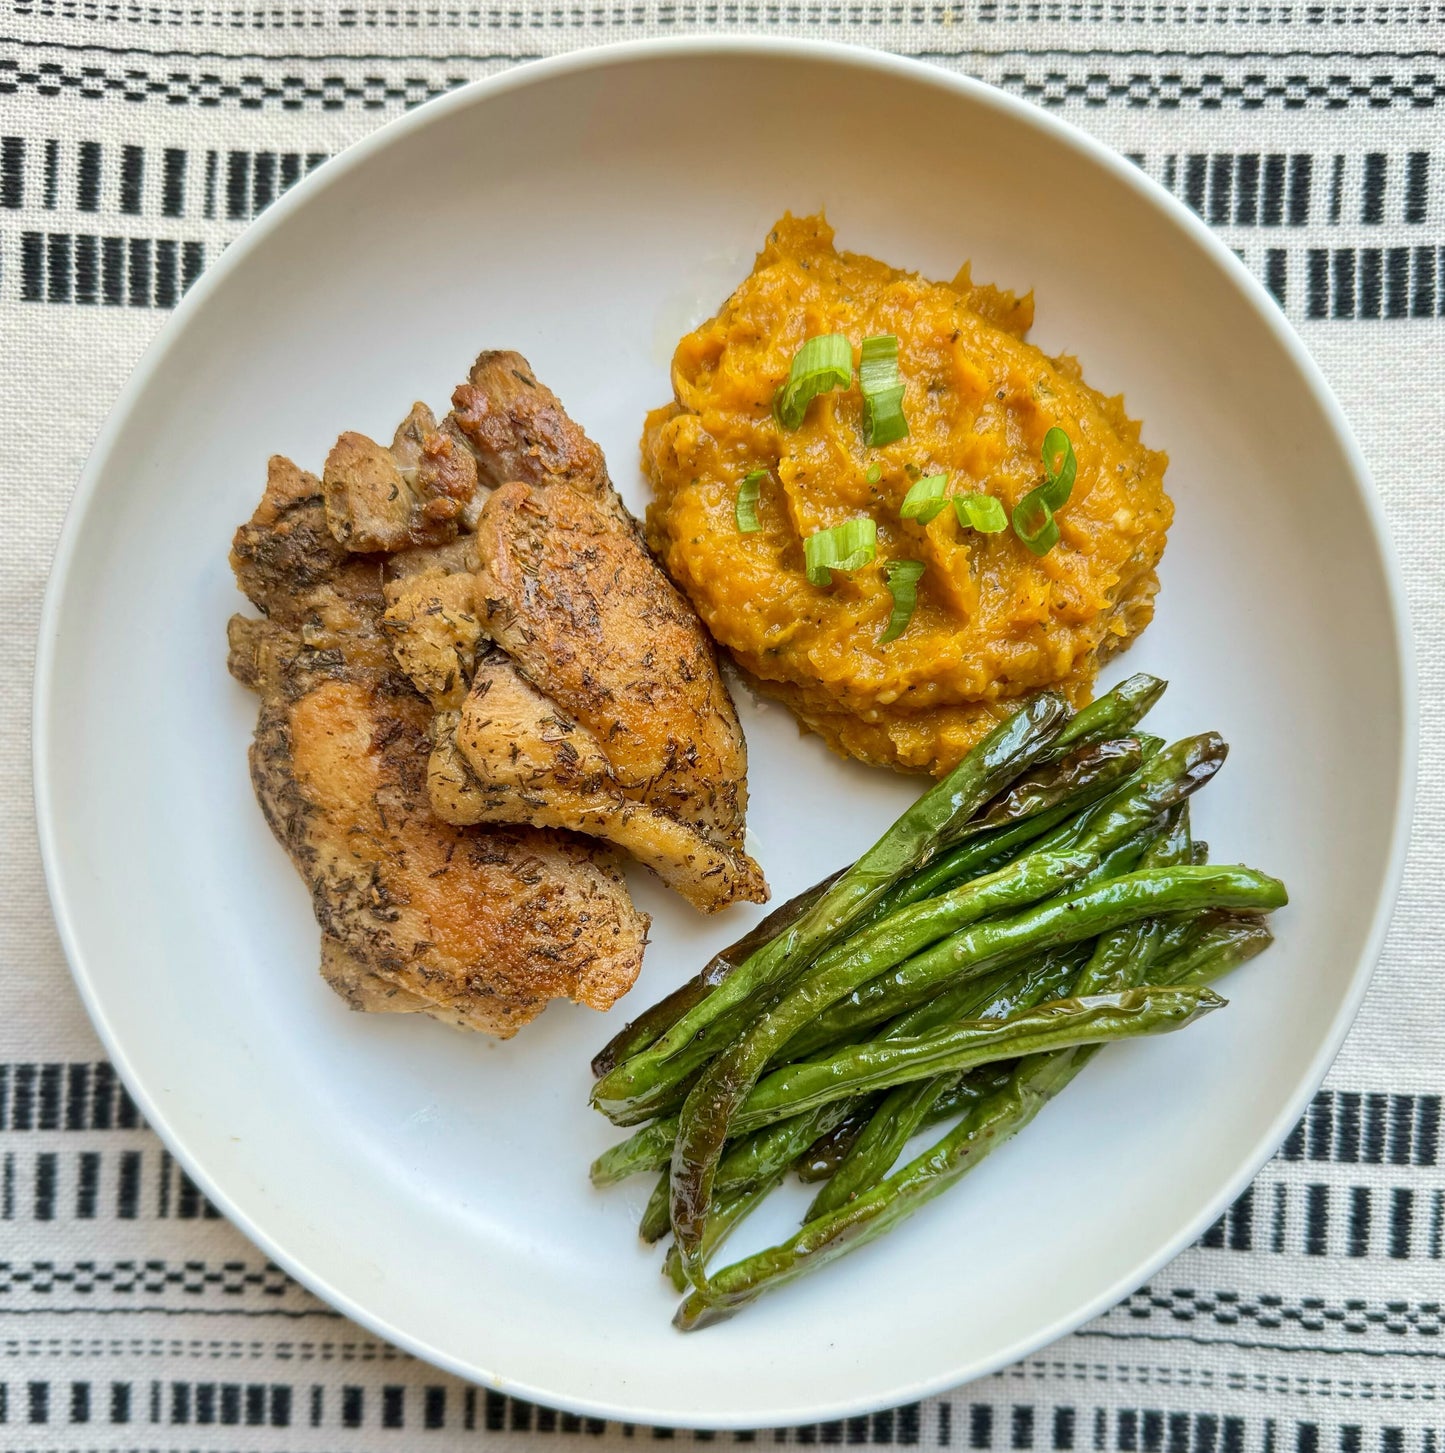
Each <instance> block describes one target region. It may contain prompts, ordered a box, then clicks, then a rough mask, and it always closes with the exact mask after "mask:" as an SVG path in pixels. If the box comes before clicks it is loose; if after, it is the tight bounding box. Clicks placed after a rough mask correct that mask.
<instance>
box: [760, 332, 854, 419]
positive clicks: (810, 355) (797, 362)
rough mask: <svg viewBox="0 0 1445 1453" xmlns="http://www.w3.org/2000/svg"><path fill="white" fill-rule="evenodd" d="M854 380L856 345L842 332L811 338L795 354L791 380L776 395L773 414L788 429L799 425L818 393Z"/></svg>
mask: <svg viewBox="0 0 1445 1453" xmlns="http://www.w3.org/2000/svg"><path fill="white" fill-rule="evenodd" d="M852 382H853V345H852V344H851V343H849V342H848V340H847V339H846V338H845V337H844V336H843V335H842V334H841V333H824V334H820V335H819V336H818V337H817V338H810V339H808V341H807V342H806V343H805V344H803V346H802V347H801V348H800V349H798V351H797V352H796V353H795V354H794V355H793V366H792V367H791V368H790V369H789V370H788V381H787V383H785V384H784V385H783V386H782V388H780V389H779V390H778V392H777V395H776V397H775V398H774V399H773V417H774V418H775V419H776V420H777V421H778V423H779V424H781V425H782V427H783V428H785V429H796V428H799V427H800V426H801V425H802V422H803V416H804V415H805V414H806V413H807V412H808V405H809V404H811V403H812V402H813V400H814V399H815V398H817V397H818V395H819V394H825V393H827V392H828V390H829V389H835V388H847V387H848V385H849V384H851V383H852Z"/></svg>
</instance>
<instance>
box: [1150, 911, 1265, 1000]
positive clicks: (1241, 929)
mask: <svg viewBox="0 0 1445 1453" xmlns="http://www.w3.org/2000/svg"><path fill="white" fill-rule="evenodd" d="M1273 942H1274V934H1272V933H1271V932H1270V929H1269V925H1268V924H1267V923H1265V922H1264V921H1263V920H1262V919H1259V918H1236V917H1234V916H1231V915H1221V916H1219V917H1216V918H1214V919H1213V920H1212V921H1211V922H1209V923H1206V924H1204V925H1203V926H1202V927H1201V928H1200V929H1199V931H1198V932H1197V933H1196V934H1195V935H1194V936H1193V938H1192V940H1191V941H1190V943H1189V944H1188V945H1187V946H1186V947H1185V948H1184V949H1183V950H1182V951H1181V952H1180V953H1178V954H1176V955H1174V956H1173V957H1171V958H1168V959H1162V960H1161V961H1160V962H1159V963H1158V964H1157V965H1156V966H1155V969H1154V971H1153V973H1152V975H1151V977H1152V978H1155V979H1157V980H1158V982H1159V983H1161V984H1209V983H1213V981H1214V980H1215V979H1217V978H1219V977H1220V976H1221V975H1222V974H1227V973H1228V972H1229V971H1230V970H1231V969H1234V968H1238V967H1239V965H1240V964H1242V963H1246V962H1248V960H1250V959H1252V958H1253V957H1254V956H1255V955H1256V954H1260V953H1263V952H1264V951H1265V949H1267V948H1268V947H1269V946H1270V944H1272V943H1273Z"/></svg>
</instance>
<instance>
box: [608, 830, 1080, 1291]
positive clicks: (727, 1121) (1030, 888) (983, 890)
mask: <svg viewBox="0 0 1445 1453" xmlns="http://www.w3.org/2000/svg"><path fill="white" fill-rule="evenodd" d="M1096 861H1097V859H1096V858H1095V857H1093V856H1090V855H1088V854H1084V853H1077V852H1076V853H1072V854H1068V853H1065V854H1057V853H1036V854H1030V855H1029V856H1028V857H1027V858H1021V859H1019V860H1018V861H1017V862H1015V863H1010V864H1009V865H1008V866H1007V867H1005V868H1002V869H1000V870H999V872H997V873H994V874H991V875H990V876H989V877H987V878H980V879H977V880H975V881H974V882H973V883H970V884H967V885H965V886H964V887H962V888H959V889H956V890H954V891H953V892H952V893H950V894H948V895H946V897H945V898H941V899H930V900H928V901H927V902H924V903H920V904H917V905H915V906H914V907H913V908H909V909H902V910H900V912H898V913H897V914H894V915H893V916H892V917H890V918H887V919H885V920H883V921H882V922H880V923H878V924H875V925H874V927H873V928H872V929H870V930H865V931H864V933H863V934H861V935H860V936H859V937H858V938H857V939H853V940H849V942H848V943H847V944H844V945H841V946H839V947H838V948H836V949H834V950H832V951H831V952H830V953H829V954H826V955H824V957H823V958H822V959H820V960H819V961H818V962H817V964H815V965H814V967H813V968H812V969H811V970H810V971H809V972H808V973H807V974H806V975H804V976H803V977H802V979H801V980H800V981H799V982H798V983H797V984H796V985H795V986H794V987H793V989H792V990H791V991H790V992H789V993H788V994H787V995H785V996H784V997H783V999H782V1000H780V1001H779V1002H778V1003H777V1004H775V1005H773V1007H772V1008H771V1009H770V1010H769V1011H768V1012H766V1013H765V1014H763V1015H761V1016H760V1017H759V1018H758V1019H757V1020H756V1021H755V1022H754V1024H753V1026H752V1027H751V1028H750V1029H749V1030H748V1031H747V1032H746V1033H745V1034H744V1035H743V1036H742V1037H741V1038H740V1039H739V1040H738V1041H737V1042H736V1043H735V1044H734V1045H732V1046H731V1047H730V1048H729V1049H727V1050H725V1051H724V1052H723V1053H722V1054H720V1055H718V1056H717V1058H716V1059H714V1060H713V1061H712V1063H711V1064H710V1065H708V1067H707V1068H706V1069H705V1070H704V1071H703V1073H702V1075H701V1077H700V1078H699V1079H698V1082H697V1083H696V1084H695V1085H694V1086H693V1088H692V1089H691V1090H690V1091H689V1092H688V1097H687V1100H686V1101H685V1103H684V1104H683V1107H682V1118H681V1122H680V1124H679V1126H678V1132H677V1141H676V1143H675V1144H674V1146H673V1152H672V1230H673V1235H674V1237H675V1238H676V1240H677V1243H678V1247H679V1250H680V1251H681V1254H682V1259H683V1264H684V1266H686V1267H688V1269H689V1272H691V1271H692V1270H693V1268H694V1267H695V1266H696V1265H698V1264H699V1263H698V1261H697V1248H698V1247H699V1246H700V1244H701V1237H702V1227H703V1223H704V1221H705V1219H706V1214H707V1208H708V1203H709V1201H710V1200H711V1197H712V1191H713V1178H714V1176H715V1174H716V1170H717V1163H718V1160H719V1158H720V1157H721V1155H722V1153H723V1147H724V1145H725V1144H726V1142H727V1140H728V1137H729V1135H730V1134H732V1133H736V1132H734V1131H732V1130H731V1129H730V1126H731V1122H732V1117H733V1115H734V1113H735V1112H736V1110H737V1109H738V1107H739V1106H740V1105H741V1104H742V1103H743V1101H744V1100H745V1099H746V1098H747V1095H748V1091H749V1090H750V1089H751V1088H752V1086H753V1084H754V1083H755V1082H756V1080H757V1078H758V1076H759V1075H760V1074H761V1073H762V1071H763V1069H764V1067H765V1066H766V1065H767V1063H768V1061H769V1060H770V1059H772V1058H773V1056H774V1055H776V1054H777V1053H778V1052H779V1051H780V1050H781V1049H782V1047H783V1046H784V1045H786V1044H787V1042H788V1041H789V1040H790V1039H791V1038H792V1037H793V1036H794V1035H795V1034H796V1033H797V1032H798V1031H799V1030H800V1029H802V1028H803V1027H804V1025H806V1024H808V1023H810V1022H811V1021H813V1020H814V1019H815V1018H816V1017H817V1015H818V1014H819V1013H820V1012H821V1011H822V1010H824V1009H826V1008H827V1007H828V1005H830V1004H832V1003H834V1002H836V1001H837V1000H838V999H840V998H842V997H843V996H844V995H845V994H848V993H850V992H851V991H852V990H854V989H856V988H857V987H859V986H860V985H862V984H863V983H866V982H867V980H868V979H869V978H871V977H872V976H873V975H874V974H876V973H877V972H878V968H879V967H880V965H886V964H888V963H897V962H898V961H899V960H900V959H901V958H903V957H905V956H906V954H907V953H908V952H909V945H910V944H913V943H916V942H919V941H920V940H921V941H922V942H929V941H932V940H934V939H936V938H938V937H940V936H941V935H943V934H945V933H947V932H949V931H950V930H951V929H952V928H954V927H956V926H957V925H960V924H964V923H970V922H975V921H977V920H978V919H980V918H983V917H985V916H987V915H988V914H991V913H997V912H1001V911H1003V910H1004V909H1007V908H1010V907H1015V906H1018V905H1019V904H1023V903H1032V902H1036V901H1037V900H1038V899H1039V898H1041V897H1043V896H1045V895H1046V894H1049V893H1053V892H1055V891H1057V889H1058V888H1059V887H1061V886H1063V885H1064V884H1065V883H1067V882H1069V881H1071V880H1072V879H1074V878H1077V877H1079V876H1080V875H1081V874H1082V873H1084V872H1086V871H1087V870H1088V869H1089V868H1090V867H1092V866H1094V864H1095V863H1096ZM905 920H906V921H905ZM599 1108H600V1109H602V1110H603V1111H604V1113H608V1114H613V1113H615V1108H621V1109H622V1111H623V1113H626V1114H634V1113H636V1112H637V1109H638V1108H639V1106H638V1104H637V1103H636V1102H634V1103H633V1104H631V1105H628V1106H625V1107H613V1106H611V1105H609V1104H607V1103H606V1102H602V1103H601V1104H600V1105H599Z"/></svg>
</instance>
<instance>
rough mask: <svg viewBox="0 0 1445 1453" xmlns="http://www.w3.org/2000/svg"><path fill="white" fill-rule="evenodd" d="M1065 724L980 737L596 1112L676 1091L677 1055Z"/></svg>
mask: <svg viewBox="0 0 1445 1453" xmlns="http://www.w3.org/2000/svg"><path fill="white" fill-rule="evenodd" d="M1067 718H1068V706H1067V705H1066V703H1065V702H1064V701H1063V699H1062V698H1061V697H1058V696H1053V695H1049V694H1044V695H1041V696H1038V697H1035V698H1034V699H1033V700H1032V701H1030V702H1029V703H1028V704H1027V705H1025V706H1024V707H1023V708H1021V709H1020V710H1019V711H1018V712H1016V713H1015V714H1014V715H1013V716H1012V717H1010V718H1009V719H1008V720H1007V721H1005V722H1003V723H1001V724H1000V725H999V726H998V727H996V728H995V729H994V730H993V731H992V732H990V733H989V735H988V736H986V737H985V738H984V739H983V741H981V742H980V743H979V744H978V745H977V746H976V747H975V748H974V749H973V750H972V751H971V752H970V753H969V754H968V755H967V756H966V757H965V758H964V759H963V761H962V762H960V763H959V765H958V766H957V767H955V768H954V770H953V771H952V772H950V773H949V774H948V776H947V777H945V778H944V779H943V781H941V782H939V783H938V784H936V785H935V786H934V787H932V788H931V789H930V790H929V791H927V792H925V793H924V794H923V796H922V797H920V798H919V799H918V801H917V802H916V803H915V804H914V805H913V806H912V807H911V808H909V809H908V811H906V812H905V813H904V814H903V815H902V816H901V817H900V818H899V819H898V820H897V822H895V823H894V824H893V826H892V827H891V828H889V829H888V831H887V832H885V833H884V834H883V836H882V837H881V838H879V840H878V841H877V842H876V843H875V844H874V845H873V847H871V848H870V849H869V850H868V851H867V852H866V853H864V854H863V856H862V857H861V858H859V859H858V861H857V862H856V863H854V864H853V866H852V867H850V868H848V869H847V870H846V871H845V872H844V873H842V874H841V875H840V876H839V877H838V878H837V879H836V880H835V881H834V882H833V883H832V884H831V885H830V886H829V887H828V888H827V889H826V890H825V891H824V892H823V893H822V895H821V896H820V897H819V898H818V900H817V901H816V902H815V903H814V904H813V906H812V907H811V908H810V909H809V910H808V911H807V912H806V913H804V914H803V916H802V917H801V918H800V919H799V920H798V921H797V922H796V923H794V924H792V925H791V926H790V927H789V928H788V929H787V930H786V931H785V932H783V933H781V934H779V935H778V936H777V937H776V938H774V939H772V940H771V941H770V942H769V943H768V944H767V945H765V946H764V947H763V948H761V949H758V950H757V951H756V952H754V953H752V954H750V955H749V956H748V958H747V959H746V960H745V961H744V962H743V963H742V964H741V965H739V967H738V968H737V970H736V971H735V972H734V973H732V974H730V975H729V976H728V977H727V978H726V979H724V980H723V982H722V983H720V984H719V985H717V987H716V988H715V989H714V990H713V991H712V992H711V993H710V994H709V995H707V997H706V998H704V999H703V1000H701V1001H700V1002H699V1003H697V1004H695V1005H693V1006H692V1008H691V1009H689V1010H688V1011H687V1013H686V1014H684V1015H683V1016H682V1018H681V1019H679V1020H678V1021H677V1023H675V1024H674V1025H673V1026H672V1027H671V1028H670V1029H669V1030H668V1031H667V1032H666V1033H665V1034H663V1035H662V1036H661V1037H660V1038H659V1039H658V1040H657V1042H656V1043H655V1044H653V1045H652V1046H650V1047H649V1048H648V1049H645V1050H643V1051H642V1052H641V1053H640V1054H636V1055H634V1056H633V1057H632V1058H631V1059H629V1060H626V1061H624V1062H623V1063H622V1064H619V1065H616V1066H615V1067H614V1068H613V1069H612V1070H610V1071H609V1072H608V1073H607V1074H606V1075H604V1076H603V1077H602V1078H601V1079H600V1080H598V1081H597V1083H596V1084H595V1085H594V1087H593V1095H594V1103H596V1104H599V1105H602V1104H618V1103H623V1102H627V1101H630V1100H634V1099H637V1098H639V1097H641V1096H643V1095H646V1094H649V1093H651V1092H655V1091H656V1089H657V1087H658V1086H659V1085H660V1084H663V1083H667V1084H676V1083H678V1082H679V1081H680V1080H681V1079H682V1078H683V1077H684V1076H685V1075H686V1074H687V1073H689V1072H690V1071H691V1070H692V1068H694V1067H695V1064H696V1062H697V1061H696V1060H695V1059H689V1058H687V1057H686V1055H685V1054H684V1053H681V1052H682V1051H685V1050H686V1049H687V1047H688V1046H689V1045H691V1044H693V1042H694V1040H695V1037H696V1035H697V1032H698V1031H699V1030H700V1029H702V1028H703V1027H704V1026H705V1025H707V1024H709V1023H711V1022H712V1021H713V1020H715V1019H717V1018H718V1017H719V1016H720V1015H722V1014H724V1013H726V1012H727V1011H728V1010H730V1009H732V1008H733V1007H734V1006H735V1005H738V1004H741V1003H742V1002H743V1001H744V1000H745V999H747V998H748V997H749V995H751V994H753V993H754V992H755V991H756V990H757V989H759V988H760V987H762V986H763V985H766V984H769V983H771V982H772V981H773V980H774V979H776V978H777V977H778V976H779V975H781V974H782V973H784V972H785V970H786V969H787V967H788V965H789V963H790V962H794V961H797V962H806V961H807V960H808V959H809V958H811V957H812V956H813V955H814V954H816V953H817V952H818V951H819V950H821V949H822V948H823V947H825V946H826V945H827V944H828V943H829V942H831V941H832V940H833V939H835V938H837V937H838V936H839V935H840V934H841V933H842V932H843V931H845V930H846V929H847V928H848V927H849V926H850V925H851V924H853V923H855V922H856V921H857V920H858V919H859V918H860V917H862V916H863V915H864V914H865V913H867V912H868V911H869V909H871V908H872V907H873V906H874V904H876V903H877V902H878V900H879V899H880V898H882V896H883V895H884V894H885V893H886V892H887V891H888V889H889V888H890V887H892V885H893V884H894V883H896V882H898V881H899V880H900V879H901V878H903V877H905V876H907V875H908V874H910V873H914V872H917V871H918V869H920V868H922V867H924V866H925V865H926V864H927V863H929V862H931V861H932V859H933V858H935V857H937V856H938V854H939V853H941V852H945V851H947V849H948V848H949V847H950V846H951V845H952V843H953V834H954V833H956V832H958V831H960V830H961V829H962V828H963V827H965V826H966V825H967V822H968V819H969V818H970V817H972V816H973V814H974V813H975V812H977V811H978V809H979V808H980V807H981V806H983V804H984V803H986V802H988V801H989V800H990V799H991V798H993V797H995V796H996V795H997V794H998V793H999V792H1001V791H1002V790H1003V789H1004V788H1005V787H1007V786H1008V784H1009V783H1010V782H1012V781H1013V780H1014V779H1015V778H1016V777H1018V776H1020V775H1022V773H1024V772H1026V771H1027V770H1028V769H1029V767H1031V766H1032V765H1033V764H1034V762H1035V761H1036V760H1037V759H1038V757H1039V756H1040V754H1041V753H1042V752H1044V751H1045V750H1046V749H1047V748H1048V746H1049V745H1050V743H1051V742H1052V741H1053V740H1054V738H1055V737H1057V736H1058V734H1059V732H1060V731H1061V730H1062V729H1063V726H1064V723H1065V721H1066V720H1067Z"/></svg>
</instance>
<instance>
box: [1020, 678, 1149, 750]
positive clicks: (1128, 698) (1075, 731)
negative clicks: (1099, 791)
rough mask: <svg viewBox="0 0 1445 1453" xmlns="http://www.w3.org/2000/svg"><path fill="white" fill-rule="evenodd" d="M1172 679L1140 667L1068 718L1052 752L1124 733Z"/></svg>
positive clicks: (1142, 717) (1131, 728)
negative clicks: (1153, 674) (1136, 671)
mask: <svg viewBox="0 0 1445 1453" xmlns="http://www.w3.org/2000/svg"><path fill="white" fill-rule="evenodd" d="M1168 685H1169V683H1168V682H1167V681H1161V680H1160V679H1159V678H1158V677H1157V676H1150V675H1149V674H1148V673H1147V672H1144V671H1140V672H1138V673H1137V674H1136V675H1133V676H1130V677H1129V678H1128V679H1127V680H1125V681H1121V682H1120V683H1119V684H1118V685H1117V686H1116V687H1114V689H1113V690H1112V691H1106V692H1105V693H1104V694H1103V695H1102V696H1101V697H1099V699H1098V700H1097V701H1093V702H1090V704H1089V705H1088V706H1086V707H1084V708H1083V709H1082V710H1081V711H1079V712H1078V713H1076V714H1075V716H1074V717H1073V718H1072V719H1071V720H1070V721H1069V724H1068V725H1067V726H1066V727H1065V728H1064V729H1063V731H1061V732H1060V733H1059V735H1058V736H1057V737H1056V738H1055V739H1054V744H1053V746H1052V747H1050V748H1049V754H1048V755H1050V756H1053V755H1060V756H1061V755H1063V754H1064V753H1065V752H1069V751H1072V750H1074V749H1075V748H1077V747H1079V746H1084V745H1087V744H1089V743H1091V742H1097V741H1102V740H1103V739H1104V738H1106V737H1118V736H1123V735H1124V734H1125V733H1126V732H1131V731H1133V729H1134V728H1135V727H1136V726H1137V725H1138V724H1139V723H1140V722H1141V721H1143V719H1144V718H1145V716H1147V715H1148V713H1149V712H1150V711H1152V710H1153V709H1154V704H1155V702H1157V701H1158V700H1159V698H1160V697H1161V696H1163V695H1164V692H1165V690H1166V688H1167V687H1168Z"/></svg>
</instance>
